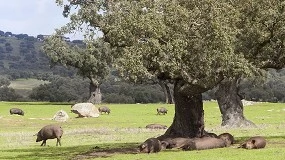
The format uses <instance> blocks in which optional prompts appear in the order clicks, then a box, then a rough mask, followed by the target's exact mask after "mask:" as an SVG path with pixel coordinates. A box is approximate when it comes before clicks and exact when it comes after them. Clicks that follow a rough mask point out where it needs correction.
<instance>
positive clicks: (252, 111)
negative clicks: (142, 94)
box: [0, 102, 285, 160]
mask: <svg viewBox="0 0 285 160" xmlns="http://www.w3.org/2000/svg"><path fill="white" fill-rule="evenodd" d="M70 106H71V104H64V103H47V102H46V103H44V102H41V103H39V102H17V103H12V102H0V120H1V123H0V159H31V160H32V159H35V160H36V159H37V160H38V159H96V160H97V159H98V160H100V159H104V160H111V159H112V160H120V159H124V160H126V159H128V160H134V159H135V160H139V159H141V160H144V159H155V160H166V159H175V160H176V159H190V160H192V159H193V160H232V159H234V160H248V159H254V160H255V159H256V160H271V159H274V160H284V159H285V104H281V103H257V104H255V105H253V106H246V107H245V116H246V118H248V119H249V120H252V121H253V122H255V124H256V125H257V126H258V127H257V128H236V129H226V128H221V127H220V123H221V115H220V112H219V109H218V105H217V103H216V102H205V103H204V109H205V126H206V130H207V131H210V132H214V133H216V134H220V133H223V132H229V133H231V134H233V135H234V137H235V139H236V144H234V145H233V146H231V147H229V148H220V149H211V150H202V151H181V150H175V149H173V150H164V151H162V152H159V153H155V154H137V153H136V152H135V151H134V148H136V147H137V146H138V145H139V144H140V143H141V142H143V141H145V140H146V139H147V138H150V137H157V136H159V135H161V134H163V133H164V132H165V130H148V129H145V126H146V125H147V124H150V123H160V124H164V125H167V126H169V125H170V124H171V123H172V120H173V116H174V105H165V104H108V106H109V108H110V109H111V114H110V115H100V116H99V117H98V118H76V115H75V114H73V113H70ZM161 106H166V108H167V109H168V110H169V112H168V114H167V115H165V116H164V115H156V108H157V107H161ZM12 107H18V108H21V109H23V110H24V111H25V116H18V115H10V114H9V109H10V108H12ZM60 109H63V110H65V111H66V112H67V113H68V114H69V117H70V119H69V120H68V121H67V122H56V121H53V120H51V119H52V117H53V116H54V114H55V113H56V112H57V111H58V110H60ZM47 124H60V125H62V128H63V130H64V134H63V137H62V146H61V147H56V146H55V144H56V140H55V139H53V140H48V141H47V146H46V147H41V146H40V144H41V143H37V142H35V140H36V136H33V135H34V134H36V133H37V132H38V131H39V130H40V129H41V128H42V127H43V126H44V125H47ZM256 135H262V136H265V138H266V139H267V146H266V148H264V149H259V150H245V149H238V148H237V146H238V143H241V142H242V141H243V140H245V139H246V138H248V137H251V136H256Z"/></svg>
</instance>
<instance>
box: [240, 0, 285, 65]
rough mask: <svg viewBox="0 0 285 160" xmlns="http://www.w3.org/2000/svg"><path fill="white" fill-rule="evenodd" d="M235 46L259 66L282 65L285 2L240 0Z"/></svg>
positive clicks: (279, 0)
mask: <svg viewBox="0 0 285 160" xmlns="http://www.w3.org/2000/svg"><path fill="white" fill-rule="evenodd" d="M239 2H240V3H237V6H238V5H239V7H240V8H241V12H242V14H241V15H240V16H241V20H240V22H239V23H238V26H239V28H240V29H241V33H240V34H239V35H238V37H239V38H238V39H239V40H238V43H237V50H238V52H243V54H244V55H245V56H246V58H247V59H249V60H250V61H251V62H253V63H255V64H256V65H257V66H258V67H260V68H276V69H281V68H283V67H284V65H285V61H284V56H285V48H284V41H285V37H284V34H285V30H284V25H285V9H284V7H285V3H284V1H283V0H271V1H263V0H253V1H247V0H241V1H239Z"/></svg>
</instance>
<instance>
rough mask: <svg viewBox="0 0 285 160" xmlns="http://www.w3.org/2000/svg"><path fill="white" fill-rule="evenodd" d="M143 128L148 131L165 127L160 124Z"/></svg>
mask: <svg viewBox="0 0 285 160" xmlns="http://www.w3.org/2000/svg"><path fill="white" fill-rule="evenodd" d="M145 128H148V129H166V128H167V126H166V125H161V124H148V125H147V126H146V127H145Z"/></svg>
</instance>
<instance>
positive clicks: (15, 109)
mask: <svg viewBox="0 0 285 160" xmlns="http://www.w3.org/2000/svg"><path fill="white" fill-rule="evenodd" d="M10 114H18V115H22V116H23V115H24V114H25V113H24V111H23V110H21V109H19V108H11V109H10Z"/></svg>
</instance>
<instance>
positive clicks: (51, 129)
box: [36, 124, 63, 146]
mask: <svg viewBox="0 0 285 160" xmlns="http://www.w3.org/2000/svg"><path fill="white" fill-rule="evenodd" d="M62 134H63V130H62V128H61V127H60V126H57V125H53V124H51V125H47V126H44V127H43V128H42V129H41V130H40V131H39V132H38V133H37V134H36V135H37V140H36V142H40V141H43V143H42V144H41V146H45V145H46V141H47V139H54V138H56V139H57V142H56V146H58V144H59V145H60V146H61V143H60V139H61V136H62Z"/></svg>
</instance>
